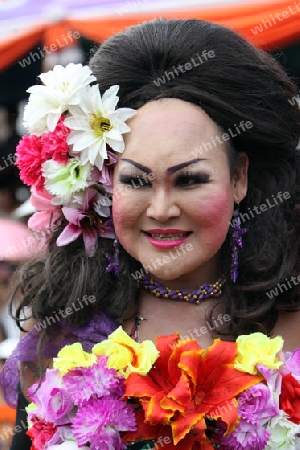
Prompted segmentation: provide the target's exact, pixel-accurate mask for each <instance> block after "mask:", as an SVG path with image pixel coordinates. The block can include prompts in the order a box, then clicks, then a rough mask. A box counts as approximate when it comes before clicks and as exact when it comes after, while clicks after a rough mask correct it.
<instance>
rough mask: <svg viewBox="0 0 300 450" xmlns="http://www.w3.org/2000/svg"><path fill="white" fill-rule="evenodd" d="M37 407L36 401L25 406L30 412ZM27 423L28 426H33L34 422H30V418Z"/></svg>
mask: <svg viewBox="0 0 300 450" xmlns="http://www.w3.org/2000/svg"><path fill="white" fill-rule="evenodd" d="M35 409H37V406H36V404H35V403H29V405H27V406H25V411H26V412H27V414H28V413H30V412H31V411H34V410H35ZM27 425H28V428H31V427H32V426H33V423H32V422H30V420H29V419H28V420H27Z"/></svg>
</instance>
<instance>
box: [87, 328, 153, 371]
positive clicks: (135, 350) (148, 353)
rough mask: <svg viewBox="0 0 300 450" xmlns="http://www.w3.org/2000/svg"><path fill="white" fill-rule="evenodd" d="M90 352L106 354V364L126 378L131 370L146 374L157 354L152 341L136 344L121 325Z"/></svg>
mask: <svg viewBox="0 0 300 450" xmlns="http://www.w3.org/2000/svg"><path fill="white" fill-rule="evenodd" d="M92 353H94V354H96V355H106V356H107V357H108V361H107V366H108V367H109V368H111V367H113V368H114V369H116V370H117V371H118V372H119V374H120V375H123V376H125V377H126V378H127V377H128V376H129V374H130V373H131V372H136V373H139V374H140V375H146V374H147V373H148V372H149V370H150V369H151V367H152V366H153V364H154V362H155V361H156V359H157V358H158V356H159V352H158V350H157V349H156V347H155V345H154V343H153V342H152V341H144V342H142V343H141V344H138V343H137V342H135V341H134V340H133V339H131V337H129V336H128V334H127V333H125V331H124V330H123V329H122V327H119V328H117V329H116V330H115V331H114V332H113V333H111V334H110V335H109V336H108V338H107V339H106V340H105V341H103V342H101V343H100V344H96V345H94V347H93V349H92Z"/></svg>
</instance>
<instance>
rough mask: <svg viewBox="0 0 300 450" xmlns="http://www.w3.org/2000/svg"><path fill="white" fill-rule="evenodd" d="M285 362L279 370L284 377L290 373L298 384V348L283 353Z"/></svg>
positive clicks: (299, 379) (299, 373)
mask: <svg viewBox="0 0 300 450" xmlns="http://www.w3.org/2000/svg"><path fill="white" fill-rule="evenodd" d="M285 358H286V360H285V362H284V365H283V367H282V368H281V372H282V373H283V374H284V375H287V374H288V373H292V375H293V377H294V378H295V379H296V380H297V381H298V382H299V383H300V348H297V349H296V350H294V351H293V353H291V352H286V353H285Z"/></svg>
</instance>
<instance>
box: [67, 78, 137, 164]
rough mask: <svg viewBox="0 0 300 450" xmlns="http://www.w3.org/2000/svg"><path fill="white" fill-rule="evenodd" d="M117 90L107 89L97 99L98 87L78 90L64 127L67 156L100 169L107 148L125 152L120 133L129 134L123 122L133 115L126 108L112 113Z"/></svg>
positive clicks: (116, 99)
mask: <svg viewBox="0 0 300 450" xmlns="http://www.w3.org/2000/svg"><path fill="white" fill-rule="evenodd" d="M118 90H119V86H111V87H110V88H109V89H108V90H107V91H105V93H104V94H103V96H102V97H101V95H100V92H99V88H98V86H90V87H85V88H84V89H82V90H81V92H80V95H81V99H80V103H79V104H78V105H77V106H70V108H69V112H70V114H71V116H70V117H68V118H67V119H66V120H65V122H64V123H65V125H66V126H67V127H69V128H71V130H72V131H71V133H70V134H69V136H68V138H67V143H68V144H69V145H72V150H71V154H72V155H73V156H77V157H78V158H80V159H81V162H82V164H86V163H87V162H90V163H91V164H93V165H95V166H97V167H98V169H99V170H101V169H102V165H103V160H104V159H106V158H107V148H106V146H107V144H108V145H109V146H110V147H111V148H112V149H113V150H115V151H116V152H120V153H122V152H123V151H124V148H125V144H124V140H123V136H122V134H123V133H127V132H128V131H130V128H129V126H128V125H126V123H125V122H126V120H127V119H129V118H130V117H132V116H133V115H134V114H135V113H136V111H135V110H133V109H130V108H119V109H115V108H116V105H117V103H118V100H119V98H118V97H117V93H118Z"/></svg>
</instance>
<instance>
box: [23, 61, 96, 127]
mask: <svg viewBox="0 0 300 450" xmlns="http://www.w3.org/2000/svg"><path fill="white" fill-rule="evenodd" d="M39 78H40V79H41V81H42V82H43V83H44V85H35V86H32V87H30V88H29V89H28V90H27V92H29V93H30V94H31V95H30V97H29V100H28V104H27V105H26V107H25V110H24V125H25V127H26V128H27V129H28V131H29V132H30V133H31V134H36V135H40V134H42V133H43V132H48V131H53V130H54V129H55V127H56V125H57V122H58V120H59V118H60V116H61V114H63V113H64V112H65V111H67V110H68V109H69V108H70V106H71V105H73V106H74V105H78V104H79V102H80V91H81V90H82V89H84V87H85V86H87V85H89V84H90V83H91V82H93V81H96V77H95V76H94V75H92V71H91V69H90V68H89V67H88V66H82V64H73V63H71V64H68V65H67V66H66V67H63V66H60V65H57V66H54V68H53V70H50V71H49V72H47V73H42V74H41V75H39Z"/></svg>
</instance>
